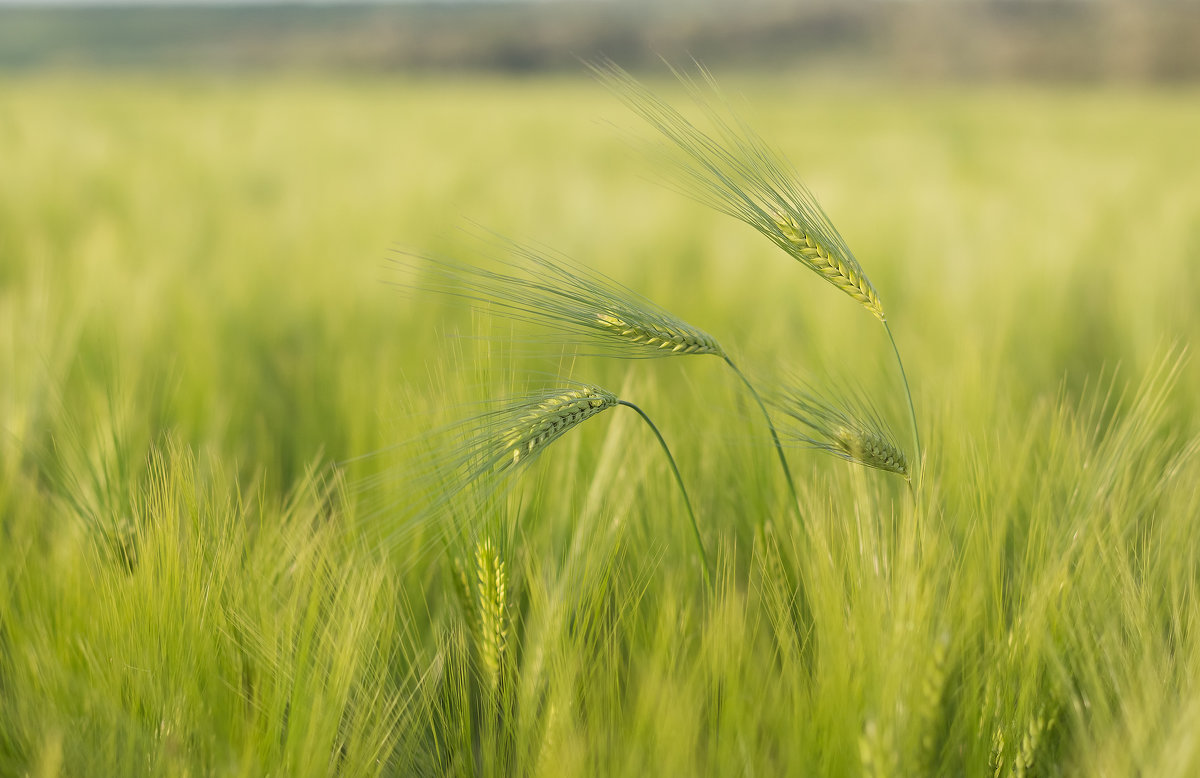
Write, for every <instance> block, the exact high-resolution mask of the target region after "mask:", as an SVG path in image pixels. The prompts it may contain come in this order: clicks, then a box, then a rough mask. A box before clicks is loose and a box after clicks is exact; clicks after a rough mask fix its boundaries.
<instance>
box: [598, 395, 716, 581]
mask: <svg viewBox="0 0 1200 778" xmlns="http://www.w3.org/2000/svg"><path fill="white" fill-rule="evenodd" d="M617 405H624V406H625V407H626V408H632V409H633V410H634V411H636V412H637V415H638V416H641V417H642V421H644V422H646V424H647V425H648V426H649V427H650V431H651V432H653V433H654V437H656V438H658V443H659V445H660V446H662V450H663V453H664V454H666V455H667V462H668V463H669V464H670V465H671V473H672V474H674V476H675V483H677V484H679V491H680V493H681V494H683V504H684V506H685V507H686V508H687V512H688V518H689V519H691V521H692V533H693V534H694V535H695V536H696V548H698V549H699V550H700V561H701V562H702V563H703V564H704V582H705V583H706V584H708V588H709V591H713V575H712V569H711V568H710V567H709V565H708V554H707V553H706V552H705V550H704V541H703V540H701V539H700V525H699V524H698V523H696V514H695V512H694V511H693V510H692V501H691V500H690V499H689V498H688V493H687V489H686V488H685V487H684V485H683V476H681V475H680V474H679V466H678V465H676V464H675V457H673V456H671V449H669V448H667V441H666V440H664V439H663V436H662V433H661V432H659V431H658V427H656V426H655V424H654V422H652V421H650V417H649V416H647V415H646V412H645V411H643V410H642V409H641V408H639V407H637V406H636V405H634V404H633V403H631V402H629V401H628V400H617Z"/></svg>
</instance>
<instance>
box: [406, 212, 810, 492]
mask: <svg viewBox="0 0 1200 778" xmlns="http://www.w3.org/2000/svg"><path fill="white" fill-rule="evenodd" d="M492 238H493V239H494V240H493V243H494V244H496V245H498V246H499V248H500V249H501V250H502V252H503V254H504V256H503V258H500V259H498V263H499V264H500V266H501V268H502V271H499V272H498V271H494V270H487V269H484V268H481V267H477V266H473V265H466V264H460V263H457V262H450V261H447V260H444V259H438V258H435V257H429V256H417V255H404V256H406V257H407V259H396V260H395V261H394V264H395V265H396V267H397V269H400V270H402V271H404V273H405V279H406V280H404V281H402V282H400V283H401V285H402V286H407V287H411V288H414V289H419V290H422V291H427V292H436V293H438V294H444V295H448V296H451V297H456V298H459V299H464V300H467V301H469V302H470V303H472V304H474V305H477V306H478V307H479V308H480V309H485V310H487V311H488V312H490V313H496V314H500V315H502V316H505V317H507V318H510V319H513V320H516V321H520V322H527V323H531V324H537V325H540V326H542V327H543V328H545V330H547V331H548V332H549V333H550V338H551V339H553V340H554V341H555V342H556V343H558V344H560V345H568V346H573V347H576V348H579V349H582V350H584V352H585V353H589V354H594V355H600V356H611V357H624V358H656V357H669V356H684V355H692V354H696V355H705V354H707V355H711V356H715V357H719V358H720V359H722V360H724V362H725V363H726V364H727V365H728V366H729V368H730V369H731V370H732V371H733V372H734V374H735V375H736V376H737V377H738V379H739V380H741V381H742V383H743V384H744V385H745V386H746V388H747V390H748V391H749V392H750V394H751V395H752V396H753V397H754V401H755V402H756V403H757V404H758V407H759V409H760V410H761V411H762V414H763V417H764V418H765V420H766V422H767V427H768V429H769V430H770V433H771V439H772V442H773V443H774V445H775V450H776V454H777V455H778V457H779V463H780V466H781V467H782V468H783V473H784V477H785V479H786V481H787V486H788V490H789V492H790V494H791V496H792V502H793V503H796V502H797V501H798V500H797V496H796V487H795V483H794V481H793V480H792V474H791V470H790V469H789V468H788V465H787V458H786V457H785V456H784V453H783V446H782V445H781V444H780V442H779V435H778V433H777V432H776V430H775V423H774V421H772V419H771V416H770V414H769V413H768V412H767V409H766V406H765V405H764V404H763V401H762V397H761V396H760V395H759V393H758V390H757V389H755V387H754V385H753V384H751V383H750V381H749V380H748V379H747V378H746V376H745V375H743V373H742V371H741V370H740V369H739V368H738V366H737V365H736V364H735V363H734V361H733V359H732V358H731V357H730V356H729V355H728V354H727V353H726V351H725V349H724V348H723V347H722V346H721V344H720V343H718V342H717V339H716V338H714V337H713V336H712V335H709V334H708V333H707V332H705V331H704V330H702V329H700V328H699V327H695V326H693V325H691V324H689V323H688V322H686V321H684V320H682V319H680V318H679V317H677V316H675V315H673V314H671V313H670V312H668V311H666V310H664V309H663V308H660V307H659V306H658V305H656V304H655V303H653V302H652V301H650V300H648V299H646V298H645V297H643V296H641V295H639V294H637V293H636V292H634V291H632V290H631V289H629V288H628V287H626V286H624V285H623V284H620V283H618V282H617V281H615V280H613V279H611V278H609V277H608V276H606V275H604V274H602V273H599V272H596V271H594V270H591V269H590V268H587V267H584V266H583V265H581V264H579V263H577V262H574V261H573V260H571V259H570V258H568V257H566V256H563V255H562V254H558V253H555V252H552V251H550V250H549V249H544V248H541V249H535V248H531V247H529V246H525V245H521V244H519V243H516V242H513V241H510V240H507V239H504V238H500V237H499V236H494V235H493V236H492ZM410 260H421V261H420V262H419V263H412V262H410ZM516 456H517V457H518V458H519V457H520V456H522V454H521V453H520V452H516Z"/></svg>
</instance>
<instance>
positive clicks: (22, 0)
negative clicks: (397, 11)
mask: <svg viewBox="0 0 1200 778" xmlns="http://www.w3.org/2000/svg"><path fill="white" fill-rule="evenodd" d="M610 1H611V0H0V7H3V8H128V7H130V6H138V7H157V8H170V7H179V8H196V7H202V6H235V5H244V6H339V5H341V6H355V5H538V4H546V3H589V4H591V3H608V2H610Z"/></svg>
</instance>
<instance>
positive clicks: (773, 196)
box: [592, 62, 884, 321]
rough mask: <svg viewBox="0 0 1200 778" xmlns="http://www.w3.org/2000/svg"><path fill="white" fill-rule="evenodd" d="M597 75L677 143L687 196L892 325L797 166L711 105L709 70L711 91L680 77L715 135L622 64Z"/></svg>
mask: <svg viewBox="0 0 1200 778" xmlns="http://www.w3.org/2000/svg"><path fill="white" fill-rule="evenodd" d="M592 70H593V72H594V73H596V75H597V77H598V78H599V79H600V80H601V81H602V82H604V83H605V84H606V85H607V86H608V87H609V88H611V89H612V90H613V92H615V93H616V95H617V96H618V97H620V98H621V99H622V100H623V101H624V102H625V104H626V105H628V106H629V107H630V108H631V109H632V110H633V111H634V113H636V114H638V115H639V116H641V117H642V118H643V119H644V120H645V121H646V122H647V123H648V124H650V125H651V126H652V127H653V128H654V129H656V130H657V131H658V132H660V133H661V134H662V135H663V136H665V137H666V138H667V140H668V141H670V142H671V144H673V146H674V148H675V152H677V153H675V154H672V155H669V156H668V157H667V159H666V161H667V164H668V165H669V166H670V168H671V171H672V175H673V178H674V185H675V187H676V188H677V189H678V190H679V191H680V192H681V193H682V194H684V195H687V196H689V197H692V198H694V199H696V200H699V201H700V202H702V203H704V204H705V205H708V206H709V207H711V208H714V209H716V210H718V211H721V212H722V213H725V214H728V215H729V216H732V217H734V218H735V219H739V220H741V221H743V222H745V223H746V224H748V225H750V226H751V227H753V228H754V229H756V230H758V231H759V232H760V233H761V234H762V235H764V236H765V237H767V238H768V239H769V240H771V242H773V243H774V244H775V245H777V246H779V247H780V248H781V249H783V250H784V251H785V252H787V254H788V255H790V256H791V257H792V258H794V259H796V260H797V261H798V262H800V263H801V264H803V265H804V266H805V267H808V268H809V269H811V270H813V271H815V272H816V273H818V274H820V275H821V277H822V278H824V279H825V280H826V281H829V282H830V283H831V284H833V285H834V286H836V287H837V288H838V289H841V290H842V291H843V292H845V293H846V294H848V295H850V296H851V297H853V298H854V299H855V300H857V301H858V302H859V303H860V304H862V305H863V307H865V308H866V309H867V310H868V311H870V312H871V313H872V314H874V315H875V316H876V317H878V318H879V319H880V320H881V321H882V320H884V313H883V306H882V304H881V303H880V301H879V295H878V294H877V293H876V291H875V287H874V286H872V285H871V282H870V280H868V279H867V276H866V274H865V273H864V272H863V270H862V267H861V266H860V265H859V264H858V260H857V259H855V258H854V254H853V253H852V252H851V251H850V249H849V247H848V246H846V242H845V241H844V240H842V236H841V235H840V234H839V233H838V231H837V229H836V228H835V227H834V226H833V223H832V222H831V221H830V220H829V217H828V216H826V215H825V211H824V210H823V209H822V208H821V206H820V204H818V203H817V200H816V198H815V197H813V195H812V193H811V192H809V191H808V189H806V188H805V187H804V186H803V185H802V184H801V183H800V182H799V180H798V179H797V177H796V175H795V172H794V171H793V170H792V168H791V166H790V165H788V164H787V163H786V162H785V161H784V159H783V157H782V156H781V155H780V154H779V153H778V152H776V151H775V150H774V149H772V148H771V147H770V146H768V145H767V143H766V142H765V141H764V140H763V139H762V138H760V137H759V136H758V135H757V134H756V133H755V132H754V131H753V130H751V129H750V128H749V127H748V126H746V125H745V124H744V123H743V122H741V121H739V120H738V119H737V118H736V117H732V116H730V115H729V112H728V111H724V112H722V111H720V110H718V109H717V108H714V107H713V105H712V104H711V103H710V102H709V98H717V99H718V100H719V99H720V92H719V91H718V89H717V86H716V81H715V80H714V79H713V77H712V76H711V75H710V74H709V73H708V72H707V71H706V70H704V69H703V68H701V69H700V76H701V78H702V79H703V81H704V82H706V84H707V87H708V89H707V90H705V89H702V88H701V86H700V85H699V84H698V83H697V82H696V81H695V80H694V79H692V78H691V77H689V76H687V75H686V74H683V73H681V72H678V71H676V72H675V75H676V76H677V77H678V78H679V80H680V81H681V82H682V83H683V84H684V86H685V87H686V88H687V89H688V91H689V93H690V94H691V96H692V97H693V98H694V99H695V101H696V102H697V103H698V104H699V107H700V109H701V111H703V113H704V114H705V115H706V117H707V118H708V120H709V122H710V123H711V125H712V126H713V128H714V133H713V134H709V133H708V132H705V131H704V130H702V129H700V128H699V127H697V126H696V125H695V124H694V123H693V122H692V121H691V120H690V119H688V118H687V117H685V116H684V115H683V114H682V113H681V112H679V111H678V110H676V109H675V108H674V107H672V106H671V105H669V104H668V103H667V102H666V101H664V100H663V99H662V98H660V97H659V96H658V95H656V94H654V93H653V92H651V91H650V90H649V89H647V88H646V87H644V86H643V85H642V84H641V83H639V82H638V81H637V79H635V78H633V76H631V75H629V74H628V73H627V72H625V71H624V70H622V69H621V68H620V67H618V66H616V65H615V64H613V63H611V62H609V63H604V64H602V65H597V66H593V67H592Z"/></svg>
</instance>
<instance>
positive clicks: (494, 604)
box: [475, 539, 509, 692]
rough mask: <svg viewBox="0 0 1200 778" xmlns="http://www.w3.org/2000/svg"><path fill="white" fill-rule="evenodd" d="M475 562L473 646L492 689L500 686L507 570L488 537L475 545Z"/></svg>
mask: <svg viewBox="0 0 1200 778" xmlns="http://www.w3.org/2000/svg"><path fill="white" fill-rule="evenodd" d="M475 562H476V576H477V579H478V585H479V588H478V594H479V601H478V606H477V608H476V613H478V617H479V631H478V642H477V645H478V647H479V658H480V663H481V664H482V665H483V670H484V672H485V673H486V674H487V679H488V682H489V683H490V684H491V689H492V691H493V692H495V691H496V690H497V689H499V688H500V677H501V673H502V671H503V668H504V657H505V651H506V650H507V648H508V627H509V614H508V599H507V597H508V573H507V571H506V570H505V568H504V560H502V559H501V558H500V555H499V554H498V553H497V552H496V549H495V547H494V546H493V545H492V542H491V540H486V539H485V540H484V541H483V542H482V543H480V544H479V545H478V546H477V547H476V551H475Z"/></svg>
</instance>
